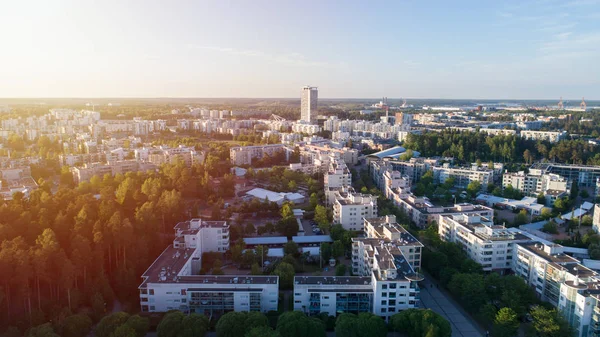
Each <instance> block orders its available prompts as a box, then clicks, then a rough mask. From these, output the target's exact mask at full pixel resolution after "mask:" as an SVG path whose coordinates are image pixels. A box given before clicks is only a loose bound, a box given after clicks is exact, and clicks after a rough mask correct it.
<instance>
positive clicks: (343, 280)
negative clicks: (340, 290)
mask: <svg viewBox="0 0 600 337" xmlns="http://www.w3.org/2000/svg"><path fill="white" fill-rule="evenodd" d="M294 284H351V285H370V284H371V277H370V276H296V277H294Z"/></svg>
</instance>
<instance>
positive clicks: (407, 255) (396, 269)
mask: <svg viewBox="0 0 600 337" xmlns="http://www.w3.org/2000/svg"><path fill="white" fill-rule="evenodd" d="M365 229H366V230H365V233H366V234H367V237H366V238H353V239H352V241H353V242H352V269H353V274H355V275H359V276H344V277H316V276H297V277H295V278H294V310H297V311H303V312H305V313H307V314H311V315H316V314H320V313H327V314H328V315H332V316H335V315H336V314H337V313H340V312H349V313H355V314H358V313H361V312H371V313H373V314H375V315H378V316H383V317H386V318H387V317H389V316H392V315H394V314H395V313H397V312H399V311H402V310H406V309H411V308H418V306H419V298H420V295H419V293H420V290H419V287H418V284H417V282H418V281H421V280H422V279H423V276H422V275H421V274H419V273H418V270H419V267H420V260H421V250H422V247H423V245H422V244H421V243H420V242H419V241H418V240H417V239H416V238H415V237H413V236H412V235H411V234H410V233H408V232H407V231H406V230H405V229H404V228H403V227H402V226H400V225H398V224H397V223H396V219H395V217H394V216H388V217H382V218H371V219H367V220H365Z"/></svg>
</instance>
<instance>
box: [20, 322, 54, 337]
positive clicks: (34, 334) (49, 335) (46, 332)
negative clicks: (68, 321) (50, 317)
mask: <svg viewBox="0 0 600 337" xmlns="http://www.w3.org/2000/svg"><path fill="white" fill-rule="evenodd" d="M26 337H60V336H59V335H58V334H56V333H55V332H54V328H53V327H52V324H50V323H44V324H42V325H38V326H36V327H33V328H31V329H29V331H28V332H27V336H26Z"/></svg>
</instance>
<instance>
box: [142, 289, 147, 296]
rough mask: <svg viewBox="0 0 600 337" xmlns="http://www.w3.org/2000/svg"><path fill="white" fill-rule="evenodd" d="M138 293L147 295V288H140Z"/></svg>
mask: <svg viewBox="0 0 600 337" xmlns="http://www.w3.org/2000/svg"><path fill="white" fill-rule="evenodd" d="M140 294H141V295H148V289H142V290H140Z"/></svg>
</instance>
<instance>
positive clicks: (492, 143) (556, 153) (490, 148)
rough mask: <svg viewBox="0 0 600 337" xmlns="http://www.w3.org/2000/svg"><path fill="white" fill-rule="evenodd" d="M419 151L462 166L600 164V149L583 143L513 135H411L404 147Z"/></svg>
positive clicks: (456, 133) (450, 131)
mask: <svg viewBox="0 0 600 337" xmlns="http://www.w3.org/2000/svg"><path fill="white" fill-rule="evenodd" d="M402 146H404V147H405V148H407V149H411V150H415V151H419V152H420V153H421V156H422V157H434V156H444V157H454V158H455V159H457V160H458V161H460V162H463V163H472V162H475V161H477V160H481V161H484V162H487V161H495V162H504V163H532V162H533V161H536V160H546V161H551V162H558V163H568V164H587V165H598V164H600V149H598V148H597V147H596V146H595V145H593V144H590V143H588V142H587V141H585V140H583V139H567V140H561V141H559V142H557V143H550V142H547V141H533V140H527V139H523V138H520V137H517V136H514V135H497V136H493V137H490V136H488V135H486V134H485V133H480V132H460V131H455V130H443V131H441V132H433V131H427V132H423V134H420V135H418V134H410V135H409V136H408V139H407V140H406V141H405V142H404V144H403V145H402Z"/></svg>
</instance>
